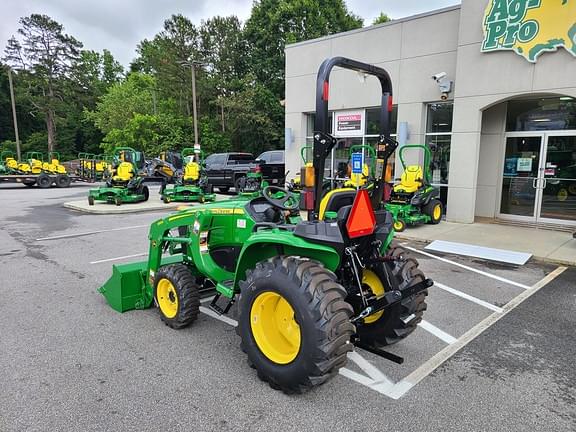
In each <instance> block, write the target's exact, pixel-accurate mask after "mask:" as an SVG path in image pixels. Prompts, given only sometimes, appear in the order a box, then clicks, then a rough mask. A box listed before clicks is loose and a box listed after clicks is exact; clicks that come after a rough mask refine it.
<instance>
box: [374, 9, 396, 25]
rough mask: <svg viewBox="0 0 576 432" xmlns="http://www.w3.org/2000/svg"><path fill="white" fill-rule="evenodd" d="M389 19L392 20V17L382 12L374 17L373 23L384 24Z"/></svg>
mask: <svg viewBox="0 0 576 432" xmlns="http://www.w3.org/2000/svg"><path fill="white" fill-rule="evenodd" d="M389 21H392V18H390V17H389V16H388V15H386V14H385V13H384V12H380V15H378V16H377V17H376V18H374V21H372V25H376V24H384V23H387V22H389Z"/></svg>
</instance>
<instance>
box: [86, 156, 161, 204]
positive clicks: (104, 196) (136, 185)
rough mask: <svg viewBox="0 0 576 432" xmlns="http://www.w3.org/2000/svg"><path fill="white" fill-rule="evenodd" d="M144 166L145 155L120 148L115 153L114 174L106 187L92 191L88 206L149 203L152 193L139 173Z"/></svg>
mask: <svg viewBox="0 0 576 432" xmlns="http://www.w3.org/2000/svg"><path fill="white" fill-rule="evenodd" d="M143 166H144V154H143V153H142V152H137V151H136V150H134V149H133V148H131V147H119V148H117V149H116V150H115V151H114V163H113V168H112V174H111V176H110V177H109V178H108V180H107V181H106V186H101V187H99V188H97V189H90V191H89V193H88V204H89V205H94V203H95V201H104V202H106V203H109V204H116V205H117V206H119V205H122V204H124V203H137V202H142V201H148V197H149V196H150V192H149V190H148V186H146V185H145V184H144V180H145V179H144V177H143V176H142V175H140V174H139V171H140V170H141V169H142V167H143Z"/></svg>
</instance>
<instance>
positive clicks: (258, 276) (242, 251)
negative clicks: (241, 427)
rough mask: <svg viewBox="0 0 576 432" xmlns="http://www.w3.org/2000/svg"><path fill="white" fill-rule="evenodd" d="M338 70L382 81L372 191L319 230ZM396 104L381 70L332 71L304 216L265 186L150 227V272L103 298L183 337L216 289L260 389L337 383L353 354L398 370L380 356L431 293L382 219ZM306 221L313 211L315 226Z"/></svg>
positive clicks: (329, 65) (121, 272)
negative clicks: (374, 357) (232, 315)
mask: <svg viewBox="0 0 576 432" xmlns="http://www.w3.org/2000/svg"><path fill="white" fill-rule="evenodd" d="M335 66H339V67H341V68H345V69H349V70H353V71H358V72H362V73H364V74H367V75H373V76H376V77H377V78H378V80H379V81H380V84H381V87H382V110H381V117H380V118H381V122H380V128H381V130H380V139H379V143H378V146H377V168H376V174H377V180H376V181H375V182H374V183H373V188H372V191H371V193H369V191H368V190H366V189H365V188H359V190H358V191H354V193H355V196H354V201H353V204H352V205H345V206H342V207H330V206H328V207H327V209H326V212H325V217H324V220H321V219H320V218H319V211H320V202H321V199H322V184H323V174H324V167H325V163H326V158H327V157H328V156H329V155H330V153H331V150H332V149H333V148H334V146H335V145H336V142H337V141H336V139H335V138H334V137H332V136H331V135H330V134H329V132H328V89H329V77H330V72H331V70H332V69H333V68H334V67H335ZM391 98H392V83H391V81H390V77H389V75H388V73H387V72H386V71H385V70H384V69H381V68H379V67H376V66H372V65H368V64H364V63H360V62H357V61H354V60H350V59H346V58H342V57H336V58H331V59H327V60H325V61H324V63H322V65H321V67H320V70H319V72H318V81H317V93H316V120H315V133H314V152H313V153H314V156H313V157H314V161H313V166H311V167H305V170H304V171H305V172H304V176H303V178H302V192H301V195H302V196H303V199H302V200H301V203H302V204H303V206H302V207H300V209H299V200H298V198H297V196H296V195H295V194H293V193H292V192H290V191H288V190H286V189H282V188H279V187H276V186H268V187H266V188H265V189H264V190H263V191H262V194H261V195H260V196H258V197H256V198H252V199H245V198H241V197H240V198H236V199H230V200H226V201H221V202H217V203H209V204H203V205H198V206H195V207H192V208H189V209H186V210H182V211H180V212H177V213H174V214H171V215H169V216H167V217H165V218H163V219H159V220H157V221H156V222H154V223H153V224H152V225H151V227H150V233H149V239H150V248H149V256H148V260H147V261H143V262H139V263H132V264H121V265H115V266H114V268H113V275H112V277H111V278H110V279H109V280H108V281H107V282H106V283H105V284H104V285H103V286H102V287H101V288H100V289H99V291H100V292H101V293H102V294H103V295H104V297H105V298H106V300H107V301H108V303H109V304H110V306H111V307H112V308H114V309H115V310H117V311H119V312H124V311H128V310H131V309H144V308H148V307H150V306H153V305H154V306H156V307H157V308H158V311H159V315H160V318H161V319H162V321H164V323H165V324H166V325H167V326H169V327H171V328H174V329H179V328H183V327H186V326H188V325H190V324H192V323H193V322H194V321H195V320H196V319H197V317H198V314H199V311H200V297H201V293H202V292H204V290H205V289H210V288H214V287H215V289H216V293H217V294H216V296H215V297H214V298H213V299H212V302H211V303H210V308H211V309H212V310H213V311H215V312H216V313H218V314H225V313H228V312H229V311H230V309H231V307H232V305H233V304H234V303H236V304H237V320H238V326H237V328H236V331H237V333H238V335H239V336H240V340H241V343H240V346H241V349H242V350H243V351H244V352H245V353H246V355H247V357H248V361H249V363H250V364H251V365H252V366H253V367H254V368H255V369H256V371H257V375H258V377H259V378H260V379H262V380H264V381H267V382H268V383H269V384H270V386H271V387H272V388H274V389H279V390H282V391H284V392H286V393H301V392H304V391H306V390H309V389H310V388H312V387H314V386H317V385H320V384H322V383H324V382H325V381H327V380H328V379H330V378H331V377H333V376H335V375H336V374H337V373H338V370H339V369H340V368H341V367H343V366H344V365H345V364H346V361H347V352H348V351H351V350H352V349H353V348H354V346H357V347H361V348H364V349H366V350H369V351H370V352H372V353H375V354H378V355H381V356H383V357H385V358H388V359H390V360H393V361H396V362H401V361H402V359H401V358H399V357H398V356H396V355H393V354H391V353H388V352H386V351H384V350H383V349H382V347H384V346H385V345H389V344H392V343H395V342H398V341H400V340H401V339H403V338H405V337H407V336H408V335H409V334H411V333H412V332H413V331H414V330H415V328H416V325H417V324H418V323H419V322H420V321H421V320H422V315H423V313H424V311H425V309H426V302H425V298H426V295H427V289H428V288H429V287H430V286H431V285H432V281H431V280H430V279H426V278H425V277H424V275H423V273H422V272H421V271H420V270H419V269H418V263H417V262H416V260H414V259H413V258H409V257H407V256H406V253H405V252H404V250H403V249H402V248H400V247H398V246H396V245H394V244H393V243H392V239H393V237H394V229H393V218H392V215H391V214H390V213H389V212H387V211H385V210H383V209H379V208H380V201H381V197H382V189H383V185H384V172H385V169H384V167H385V166H386V160H387V159H388V157H389V156H390V155H391V154H392V152H393V151H394V150H395V148H396V146H397V143H396V142H395V141H394V140H392V139H391V137H390V109H391V107H392V103H391ZM345 193H346V194H347V193H348V191H346V192H345ZM374 209H379V210H374ZM299 210H305V211H308V221H303V220H301V218H300V211H299ZM197 348H198V347H191V346H190V347H187V349H197Z"/></svg>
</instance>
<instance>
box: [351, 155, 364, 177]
mask: <svg viewBox="0 0 576 432" xmlns="http://www.w3.org/2000/svg"><path fill="white" fill-rule="evenodd" d="M362 156H363V155H362V153H352V173H353V174H362V165H364V161H363V160H362V159H363V157H362Z"/></svg>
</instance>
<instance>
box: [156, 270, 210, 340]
mask: <svg viewBox="0 0 576 432" xmlns="http://www.w3.org/2000/svg"><path fill="white" fill-rule="evenodd" d="M154 301H155V302H156V305H157V306H158V310H159V311H160V318H161V319H162V321H164V323H165V324H166V325H167V326H168V327H170V328H173V329H181V328H184V327H186V326H189V325H190V324H192V323H193V322H194V321H195V320H196V318H198V314H199V313H200V288H199V287H198V285H197V284H196V281H195V280H194V276H192V273H190V270H189V269H188V267H186V266H185V265H184V264H173V265H168V266H164V267H160V269H158V272H157V273H156V279H155V283H154Z"/></svg>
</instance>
